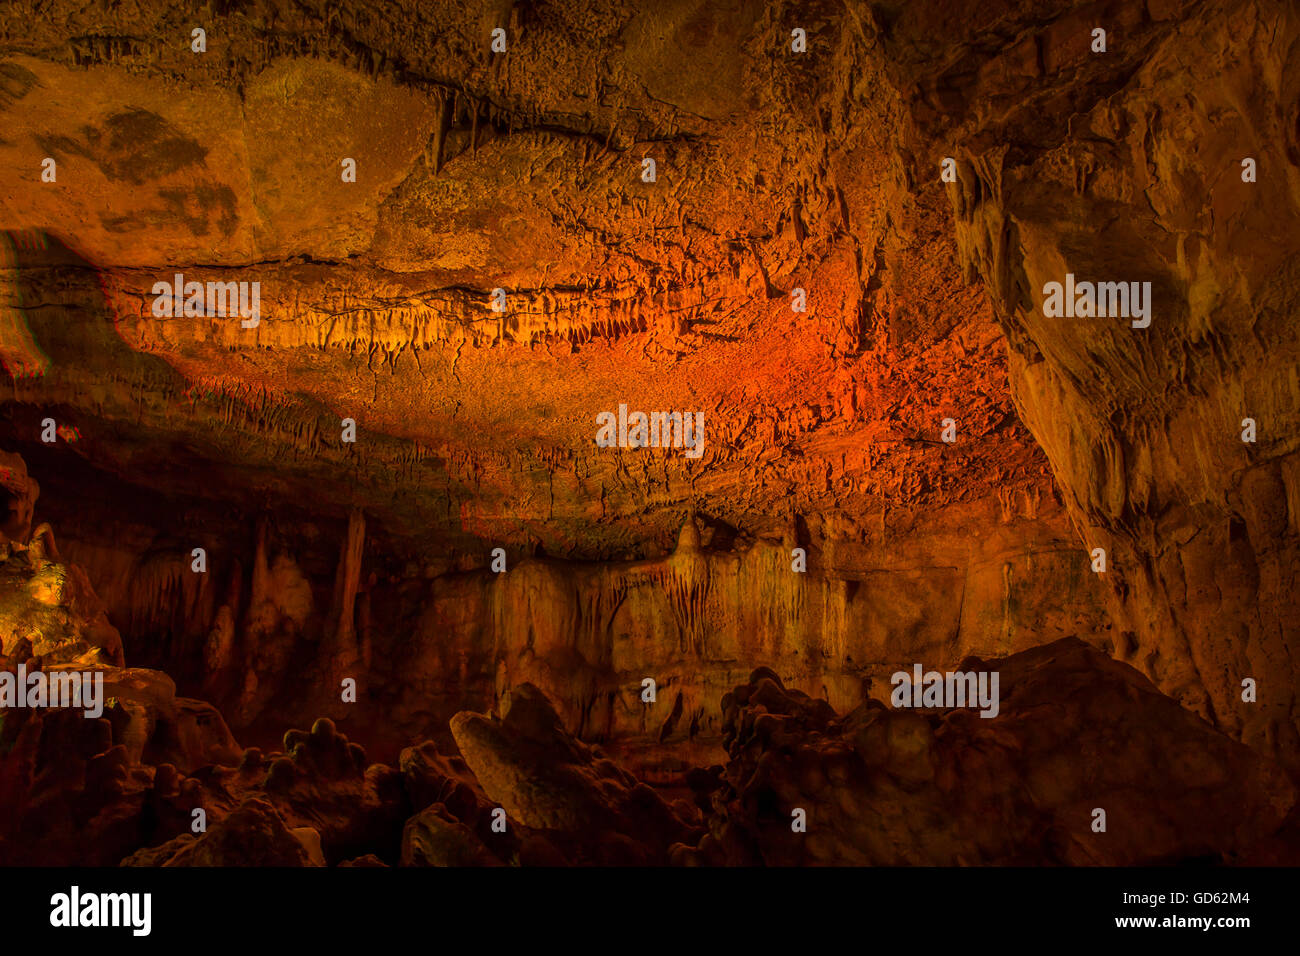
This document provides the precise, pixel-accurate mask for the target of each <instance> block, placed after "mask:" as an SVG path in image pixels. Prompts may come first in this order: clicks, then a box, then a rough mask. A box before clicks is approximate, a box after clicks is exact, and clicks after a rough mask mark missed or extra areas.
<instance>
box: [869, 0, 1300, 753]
mask: <svg viewBox="0 0 1300 956" xmlns="http://www.w3.org/2000/svg"><path fill="white" fill-rule="evenodd" d="M937 14H938V11H937V8H935V7H934V6H933V5H930V6H928V7H927V6H926V5H924V4H922V5H917V6H915V7H911V8H909V10H908V12H907V13H906V15H904V16H903V17H902V19H900V21H899V22H898V24H896V26H897V27H898V29H897V31H896V32H895V33H893V34H892V35H891V36H889V38H888V39H887V40H886V41H885V42H886V45H887V47H889V48H890V50H891V52H892V53H895V54H896V55H897V57H898V60H899V62H904V63H905V62H906V61H908V60H909V59H910V58H912V57H914V56H917V55H918V52H919V51H918V49H917V48H916V47H913V46H912V44H913V43H914V42H916V43H920V42H922V41H921V40H920V39H919V38H918V35H917V34H916V33H914V32H913V31H915V30H917V29H921V30H923V29H924V28H923V27H922V24H926V23H930V22H932V21H930V20H928V19H927V18H928V17H931V16H936V15H937ZM1090 15H1091V21H1089V22H1093V21H1095V22H1097V23H1105V24H1106V25H1108V26H1110V27H1111V30H1110V36H1109V49H1108V51H1107V53H1105V54H1095V53H1093V52H1092V51H1091V50H1090V48H1089V47H1088V46H1087V45H1086V44H1081V43H1080V36H1081V34H1080V32H1079V29H1078V28H1079V26H1080V25H1081V23H1082V22H1083V21H1080V20H1078V19H1077V18H1076V19H1071V18H1069V17H1065V18H1062V19H1060V20H1058V21H1056V22H1055V23H1053V24H1052V25H1051V26H1050V27H1049V28H1047V29H1046V30H1044V29H1042V28H1040V26H1039V25H1038V22H1037V21H1036V20H1033V19H1029V18H1027V17H1025V16H1024V15H1023V14H1022V13H1020V12H1019V11H1016V12H1013V13H1012V14H1011V15H1010V16H1009V17H1008V19H1006V20H1003V21H1002V22H1001V23H1000V24H999V28H998V32H997V34H996V35H995V34H992V33H989V32H981V31H979V30H972V31H970V32H969V33H968V34H967V35H966V36H964V37H962V41H963V42H962V43H961V44H959V48H960V49H962V50H963V52H964V54H965V58H964V59H963V60H962V66H961V71H962V79H960V80H958V81H957V84H956V85H957V86H958V90H957V91H950V94H951V95H950V96H949V98H948V100H947V104H948V107H949V108H948V109H947V110H946V111H945V112H943V113H938V112H927V111H925V110H923V109H918V110H916V111H914V113H913V116H914V117H915V118H916V119H917V126H916V128H915V130H914V132H915V135H916V136H917V138H918V141H924V142H927V143H929V144H930V145H932V146H933V147H934V148H936V149H938V148H940V147H939V142H946V143H947V144H948V145H947V146H946V147H945V150H946V152H947V153H948V154H954V153H955V154H956V155H958V156H959V157H960V160H961V163H960V176H959V181H958V182H957V183H955V184H953V185H952V186H951V187H950V197H951V200H952V203H953V209H954V220H955V223H954V224H955V236H956V240H957V244H958V247H959V250H960V255H961V258H962V263H963V267H964V269H965V271H966V274H967V275H968V276H969V277H970V278H972V279H978V280H980V281H982V282H983V283H984V285H985V287H986V288H987V289H988V290H989V292H990V294H991V295H992V296H993V299H994V302H995V307H996V311H997V315H998V321H999V322H1000V323H1001V324H1002V326H1003V327H1004V328H1005V330H1006V332H1007V344H1008V348H1009V351H1010V355H1011V376H1010V377H1011V384H1012V394H1013V396H1014V398H1015V401H1016V407H1017V409H1018V410H1019V411H1020V414H1021V417H1022V419H1023V420H1024V422H1025V423H1026V425H1027V426H1028V427H1029V429H1030V430H1031V431H1032V432H1033V434H1034V436H1035V438H1036V439H1037V440H1038V441H1039V442H1040V444H1041V445H1042V447H1043V449H1044V451H1045V452H1046V453H1047V456H1048V458H1049V460H1050V461H1051V463H1052V469H1053V473H1054V475H1055V476H1056V480H1057V482H1058V484H1059V486H1060V487H1061V489H1062V492H1063V496H1064V498H1065V501H1066V504H1067V506H1068V508H1069V511H1070V514H1071V517H1072V519H1073V521H1074V523H1075V525H1076V527H1077V528H1078V531H1079V534H1080V537H1081V538H1082V539H1083V541H1084V542H1085V543H1086V546H1087V547H1088V548H1089V549H1090V550H1091V549H1092V548H1094V547H1102V548H1105V549H1106V551H1107V552H1108V558H1109V569H1108V571H1107V574H1106V578H1107V581H1108V583H1109V584H1110V588H1111V591H1112V593H1113V595H1114V602H1113V604H1114V611H1115V622H1116V628H1117V630H1118V631H1119V632H1121V634H1120V638H1119V640H1117V648H1118V652H1119V656H1120V657H1121V659H1124V660H1127V661H1130V662H1132V663H1133V664H1134V665H1135V666H1137V667H1139V668H1140V669H1142V670H1143V671H1144V672H1146V673H1147V674H1148V675H1150V676H1151V677H1152V679H1153V680H1155V681H1156V683H1157V684H1158V685H1159V686H1160V687H1161V688H1162V689H1163V690H1165V691H1166V692H1167V693H1169V694H1171V695H1173V696H1174V697H1176V698H1177V699H1179V700H1180V701H1182V702H1183V703H1184V704H1185V705H1186V706H1188V707H1191V708H1192V709H1194V710H1196V711H1198V712H1199V713H1201V714H1203V715H1205V716H1207V717H1208V718H1209V719H1211V720H1213V721H1214V722H1215V723H1216V724H1217V725H1218V726H1220V727H1222V728H1224V729H1225V730H1226V731H1228V732H1230V733H1232V734H1234V735H1239V736H1240V737H1241V739H1243V740H1245V741H1247V742H1249V743H1251V744H1253V745H1255V746H1258V747H1260V748H1261V749H1264V750H1266V751H1268V752H1271V753H1276V754H1279V755H1281V756H1283V757H1284V759H1286V760H1287V761H1288V762H1289V763H1290V764H1291V766H1292V768H1293V769H1294V766H1295V760H1296V759H1297V757H1296V755H1297V754H1300V746H1298V745H1300V736H1297V732H1296V725H1297V715H1298V713H1300V712H1298V711H1297V700H1296V691H1297V688H1298V687H1300V669H1298V668H1300V659H1297V657H1296V655H1295V652H1294V647H1295V644H1296V638H1297V631H1296V624H1295V621H1296V619H1297V616H1296V610H1297V606H1296V596H1295V595H1296V584H1297V572H1298V571H1300V565H1298V564H1297V554H1298V553H1300V552H1298V551H1297V543H1298V542H1297V539H1296V532H1297V530H1298V522H1300V519H1298V518H1297V512H1296V504H1297V500H1298V499H1297V486H1296V481H1297V471H1296V469H1297V458H1296V452H1297V431H1296V426H1297V425H1298V424H1300V411H1298V410H1300V378H1298V377H1297V374H1296V368H1297V358H1298V357H1300V351H1298V349H1300V343H1298V341H1297V334H1296V329H1297V326H1296V322H1295V315H1296V309H1297V295H1298V289H1300V286H1298V285H1297V278H1298V276H1300V274H1298V273H1297V271H1296V270H1297V266H1296V258H1295V251H1296V244H1297V241H1298V240H1297V234H1296V230H1295V228H1294V222H1295V215H1296V211H1297V203H1298V202H1300V169H1298V168H1297V161H1298V160H1300V152H1298V150H1297V146H1298V141H1297V135H1298V134H1297V119H1298V118H1300V112H1298V110H1300V107H1298V106H1297V95H1298V93H1300V81H1298V80H1297V78H1296V77H1297V70H1296V67H1297V57H1300V44H1298V42H1297V41H1298V40H1300V19H1298V18H1297V16H1296V11H1295V9H1294V7H1293V6H1291V5H1288V4H1273V3H1207V4H1161V5H1154V4H1152V5H1148V8H1147V9H1146V10H1145V11H1138V10H1135V9H1132V8H1121V7H1120V6H1115V5H1113V6H1109V7H1102V8H1098V9H1096V10H1092V11H1090ZM1085 33H1086V31H1085ZM1034 49H1036V50H1037V55H1036V56H1035V55H1032V51H1033V50H1034ZM919 62H920V61H916V62H914V63H912V64H911V66H912V67H917V66H919ZM906 69H907V67H902V68H900V72H899V74H898V76H900V77H901V76H902V75H903V72H904V71H905V70H906ZM955 69H956V68H955V67H954V70H955ZM944 83H945V80H944V79H940V80H939V81H938V85H940V86H943V85H944ZM989 104H993V105H992V106H990V105H989ZM1029 114H1034V115H1036V116H1039V117H1042V116H1044V115H1048V116H1053V115H1054V116H1062V115H1064V116H1068V118H1069V122H1068V123H1056V124H1049V123H1046V122H1044V121H1042V120H1041V119H1039V120H1037V121H1034V120H1033V119H1031V118H1030V115H1029ZM1246 159H1251V160H1253V161H1254V164H1255V169H1254V171H1252V172H1251V173H1248V172H1246V171H1245V170H1244V168H1243V160H1246ZM1248 179H1249V180H1251V181H1247V180H1248ZM1067 273H1074V274H1075V275H1076V276H1077V278H1078V280H1080V281H1082V280H1086V279H1091V280H1094V281H1145V282H1150V283H1151V287H1152V315H1151V322H1150V326H1149V327H1147V328H1136V327H1134V326H1133V325H1132V324H1131V323H1130V322H1128V321H1125V319H1124V318H1122V317H1120V318H1073V319H1072V318H1054V317H1049V316H1047V315H1046V314H1045V310H1044V293H1043V290H1044V286H1045V284H1046V283H1049V282H1053V281H1055V282H1063V281H1064V280H1065V276H1066V274H1067ZM1246 419H1251V420H1252V421H1253V422H1254V423H1255V427H1256V428H1257V429H1258V434H1257V437H1256V438H1255V439H1254V440H1253V441H1249V442H1248V441H1244V440H1243V433H1244V429H1245V428H1246V427H1247V425H1248V423H1247V422H1246V421H1245V420H1246ZM1247 678H1250V679H1253V680H1254V681H1256V682H1257V684H1258V685H1259V687H1258V701H1257V702H1248V701H1245V700H1243V681H1244V680H1245V679H1247Z"/></svg>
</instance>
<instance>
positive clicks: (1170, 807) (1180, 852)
mask: <svg viewBox="0 0 1300 956" xmlns="http://www.w3.org/2000/svg"><path fill="white" fill-rule="evenodd" d="M961 669H962V670H965V671H971V672H984V673H997V674H999V689H1000V707H999V710H998V713H997V714H996V716H994V717H992V718H984V717H983V716H981V714H980V712H978V711H976V710H972V709H967V708H947V709H945V708H938V709H924V710H911V709H901V708H894V707H891V706H888V705H886V704H884V703H881V702H880V701H876V700H872V701H868V702H867V703H865V704H863V705H862V706H860V707H858V708H856V709H854V710H853V711H851V712H849V713H847V714H844V715H842V716H841V715H839V714H837V713H836V712H835V711H834V710H833V709H832V708H831V707H830V706H829V705H828V704H827V703H826V701H824V700H818V699H815V698H810V697H808V696H807V695H805V694H802V693H800V692H799V691H796V690H787V689H786V688H785V687H783V686H782V683H781V680H780V678H779V677H778V676H777V675H776V674H775V673H773V672H772V671H769V670H766V669H760V670H758V671H755V672H754V674H753V675H752V676H751V678H750V681H749V682H748V683H746V684H743V685H741V686H739V687H737V688H736V689H735V690H734V691H733V692H731V693H730V694H728V695H727V698H726V700H724V702H723V707H724V710H725V712H726V714H727V747H728V753H729V755H730V760H729V761H728V763H727V765H726V767H725V770H724V771H723V773H722V775H721V777H720V778H717V779H714V780H710V779H708V778H707V777H705V778H697V784H696V785H697V787H698V788H699V789H700V790H701V791H703V792H705V793H707V794H708V795H709V797H710V798H711V803H712V807H713V812H712V813H711V815H710V817H709V820H708V827H709V835H708V836H707V837H705V838H704V840H703V841H702V842H701V843H700V844H699V846H698V848H695V849H690V848H687V847H685V846H682V847H678V848H677V849H676V850H675V852H674V860H675V861H677V862H681V863H686V864H692V863H695V864H698V863H706V864H732V865H736V864H749V865H752V864H758V863H762V864H767V865H807V864H823V865H824V864H834V865H846V864H849V865H873V866H893V865H905V864H906V865H929V866H952V865H978V864H997V865H1006V864H1011V865H1043V864H1065V865H1107V866H1127V865H1135V864H1143V865H1153V864H1168V863H1177V862H1187V861H1192V860H1213V861H1216V862H1224V863H1228V862H1241V861H1243V860H1245V859H1252V858H1254V857H1255V856H1256V855H1257V854H1259V853H1261V852H1266V851H1267V850H1268V849H1269V848H1270V847H1271V845H1272V844H1273V842H1274V840H1275V838H1276V834H1277V833H1278V832H1279V831H1280V830H1281V829H1282V827H1283V821H1284V820H1285V818H1286V816H1287V814H1288V812H1289V811H1290V810H1291V809H1292V807H1293V806H1294V805H1295V802H1296V791H1295V788H1294V787H1293V785H1292V784H1291V783H1290V782H1289V781H1288V779H1287V778H1286V776H1285V775H1284V774H1283V773H1282V772H1281V771H1280V770H1278V769H1277V768H1276V767H1275V766H1274V765H1272V764H1270V763H1269V762H1268V761H1267V760H1266V759H1264V758H1261V757H1260V756H1259V755H1257V754H1255V753H1254V752H1253V751H1251V750H1250V749H1249V748H1247V747H1245V746H1243V745H1242V744H1239V743H1237V742H1235V741H1233V740H1231V739H1229V738H1228V737H1225V736H1224V735H1222V734H1221V733H1219V732H1218V731H1216V730H1214V728H1212V727H1211V726H1210V725H1208V724H1207V723H1205V722H1204V721H1203V720H1201V719H1200V718H1198V717H1196V716H1194V715H1193V714H1190V713H1188V712H1187V711H1185V710H1183V709H1182V708H1181V707H1179V706H1178V705H1177V704H1176V703H1174V702H1173V701H1171V700H1169V699H1168V698H1167V697H1165V696H1163V695H1162V694H1160V693H1159V691H1157V690H1156V688H1155V687H1154V686H1152V685H1151V683H1150V682H1149V681H1148V680H1147V679H1146V678H1144V677H1143V676H1142V675H1141V674H1139V673H1138V672H1137V671H1135V670H1134V669H1133V668H1131V667H1129V666H1128V665H1125V664H1122V663H1119V662H1117V661H1113V660H1110V659H1109V658H1107V657H1105V656H1104V655H1102V654H1099V653H1098V652H1097V651H1095V650H1093V649H1092V648H1090V647H1088V646H1087V645H1086V644H1083V643H1082V642H1080V641H1077V640H1069V639H1067V640H1063V641H1058V642H1056V643H1053V644H1048V645H1045V646H1043V647H1039V648H1035V649H1033V650H1030V651H1024V652H1022V653H1019V654H1015V655H1012V656H1011V657H1007V658H1003V659H1000V660H992V661H980V660H978V659H974V658H972V659H970V660H968V661H965V662H963V665H962V668H961Z"/></svg>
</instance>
